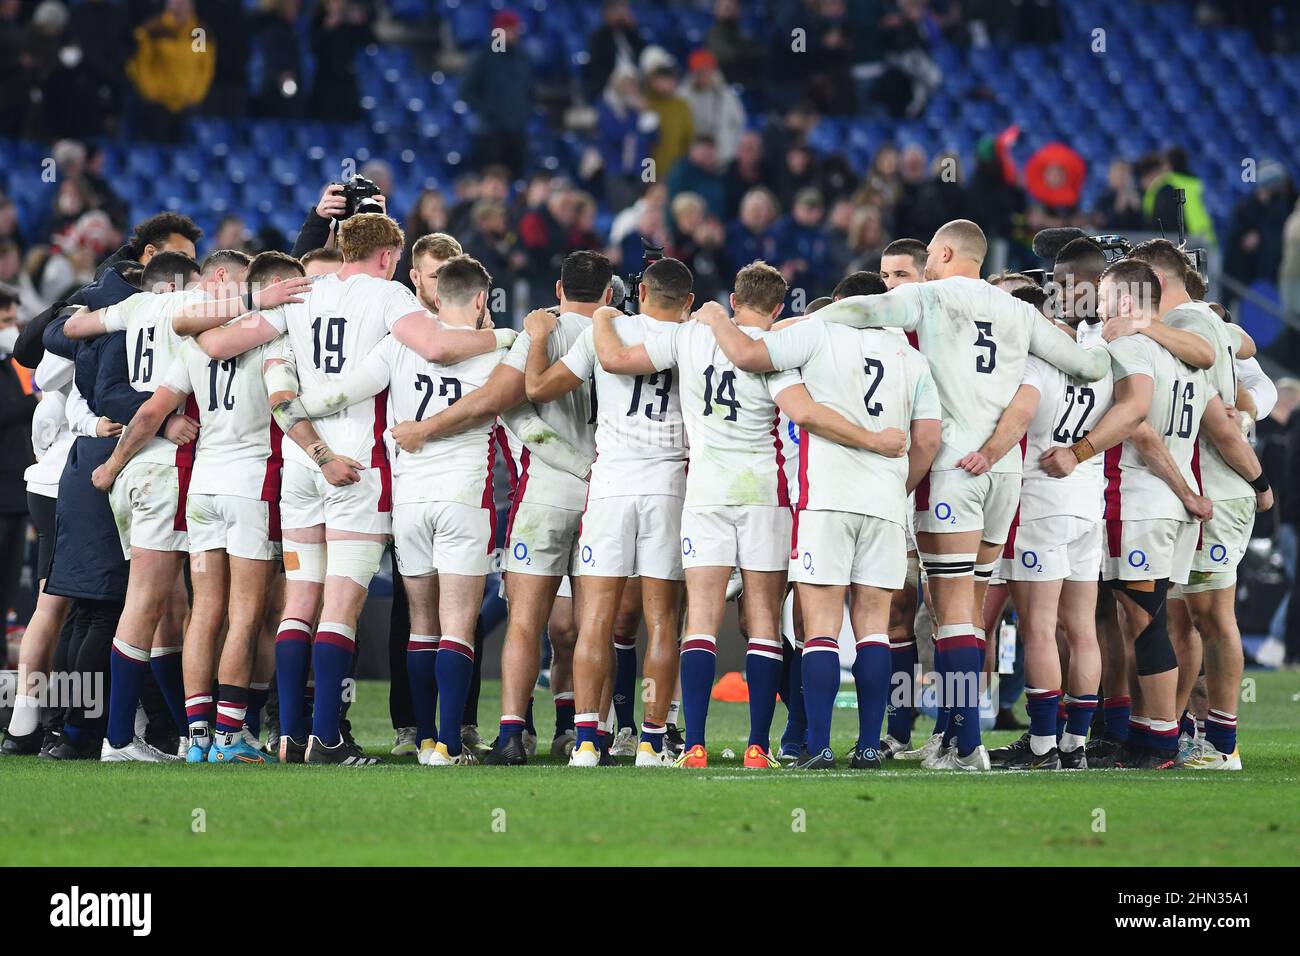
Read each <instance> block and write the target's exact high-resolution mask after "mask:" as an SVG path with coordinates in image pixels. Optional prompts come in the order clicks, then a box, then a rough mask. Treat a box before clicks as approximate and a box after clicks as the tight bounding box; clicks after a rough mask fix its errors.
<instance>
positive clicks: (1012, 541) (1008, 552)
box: [1002, 505, 1020, 558]
mask: <svg viewBox="0 0 1300 956" xmlns="http://www.w3.org/2000/svg"><path fill="white" fill-rule="evenodd" d="M1019 530H1020V505H1016V513H1015V515H1014V516H1013V517H1012V519H1011V527H1010V528H1009V529H1008V530H1007V543H1006V544H1005V545H1003V547H1002V557H1004V558H1014V557H1015V556H1016V532H1017V531H1019Z"/></svg>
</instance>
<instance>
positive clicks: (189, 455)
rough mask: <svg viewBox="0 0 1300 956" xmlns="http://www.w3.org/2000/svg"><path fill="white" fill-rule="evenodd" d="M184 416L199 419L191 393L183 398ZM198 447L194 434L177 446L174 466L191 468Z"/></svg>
mask: <svg viewBox="0 0 1300 956" xmlns="http://www.w3.org/2000/svg"><path fill="white" fill-rule="evenodd" d="M185 416H186V417H187V418H189V419H191V420H192V421H193V422H194V423H195V424H196V425H197V424H198V421H199V403H198V401H197V400H196V399H195V398H194V396H193V395H192V394H191V395H190V397H189V398H187V399H185ZM198 447H199V438H198V436H197V435H196V436H195V438H194V441H192V442H190V443H189V444H187V445H181V446H180V447H179V448H177V449H176V467H177V468H193V467H194V453H195V451H197V450H198ZM177 530H178V531H179V530H181V529H179V528H178V529H177Z"/></svg>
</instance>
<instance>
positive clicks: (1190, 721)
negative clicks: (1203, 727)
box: [1178, 710, 1196, 737]
mask: <svg viewBox="0 0 1300 956" xmlns="http://www.w3.org/2000/svg"><path fill="white" fill-rule="evenodd" d="M1178 732H1179V733H1180V734H1186V735H1187V736H1188V737H1195V736H1196V716H1195V715H1194V714H1193V713H1192V712H1191V711H1190V710H1185V711H1183V716H1181V717H1179V718H1178Z"/></svg>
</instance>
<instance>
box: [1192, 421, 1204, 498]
mask: <svg viewBox="0 0 1300 956" xmlns="http://www.w3.org/2000/svg"><path fill="white" fill-rule="evenodd" d="M1192 476H1193V477H1194V478H1195V479H1196V493H1197V494H1198V495H1203V494H1205V482H1203V481H1202V480H1201V430H1200V429H1199V428H1198V429H1197V430H1196V437H1195V438H1193V439H1192Z"/></svg>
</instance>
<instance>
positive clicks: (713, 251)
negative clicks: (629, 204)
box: [668, 192, 730, 302]
mask: <svg viewBox="0 0 1300 956" xmlns="http://www.w3.org/2000/svg"><path fill="white" fill-rule="evenodd" d="M669 231H670V233H671V235H672V243H671V245H670V246H669V247H668V254H669V255H670V256H672V257H673V258H674V259H678V260H680V261H681V262H684V263H685V264H686V267H687V268H688V269H690V270H691V275H692V276H694V277H695V281H694V285H693V287H692V288H693V290H694V292H695V299H696V301H697V302H706V301H708V300H710V299H717V298H718V297H719V296H721V295H722V294H723V292H724V291H726V289H728V288H729V285H730V284H729V283H728V282H727V281H726V280H727V279H728V278H729V277H728V275H727V252H726V246H725V242H726V232H725V230H723V228H722V223H721V222H720V221H719V220H718V219H717V217H715V216H712V215H710V214H709V208H708V206H707V205H705V202H704V200H703V199H701V198H700V197H699V196H697V195H696V194H695V193H689V192H685V193H679V194H678V195H677V196H676V197H674V198H673V202H672V222H671V224H670V228H669Z"/></svg>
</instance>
